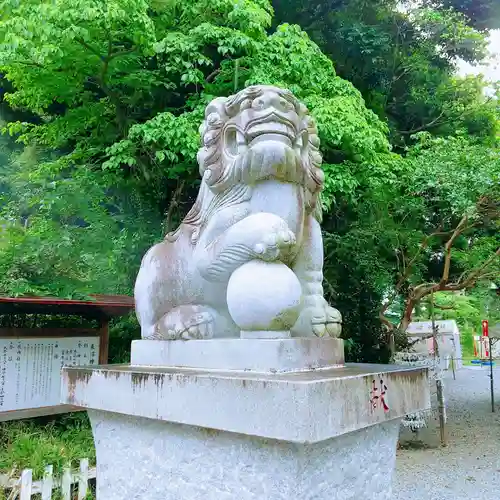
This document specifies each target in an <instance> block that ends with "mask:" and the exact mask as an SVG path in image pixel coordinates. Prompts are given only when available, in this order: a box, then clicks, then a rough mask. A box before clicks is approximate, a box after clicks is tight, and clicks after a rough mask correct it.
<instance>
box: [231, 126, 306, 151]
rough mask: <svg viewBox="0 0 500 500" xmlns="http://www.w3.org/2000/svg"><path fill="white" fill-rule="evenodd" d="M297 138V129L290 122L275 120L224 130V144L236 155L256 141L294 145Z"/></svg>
mask: <svg viewBox="0 0 500 500" xmlns="http://www.w3.org/2000/svg"><path fill="white" fill-rule="evenodd" d="M296 140H297V131H296V129H295V126H294V125H293V124H292V123H289V122H285V121H277V120H272V121H270V120H267V121H262V122H260V123H255V122H253V123H251V124H250V126H249V127H248V128H247V129H245V130H244V131H242V130H241V129H239V128H237V127H231V126H229V127H227V128H226V130H225V144H226V149H227V151H228V152H229V153H231V154H233V155H237V154H238V153H240V152H241V151H242V150H244V149H246V148H247V147H251V146H252V145H254V144H257V143H258V142H264V141H277V142H282V143H284V144H286V145H287V146H294V145H295V142H296Z"/></svg>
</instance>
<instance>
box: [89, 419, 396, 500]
mask: <svg viewBox="0 0 500 500" xmlns="http://www.w3.org/2000/svg"><path fill="white" fill-rule="evenodd" d="M89 415H90V418H91V421H92V427H93V430H94V437H95V442H96V449H97V464H98V475H97V498H98V499H99V500H123V499H127V500H389V499H390V498H391V481H392V474H393V470H394V464H395V457H396V443H397V438H398V430H399V419H396V420H391V421H388V422H384V423H382V424H378V425H373V426H370V427H367V428H364V429H361V430H358V431H355V432H351V433H348V434H344V435H342V436H340V437H337V438H333V439H328V440H326V441H322V442H320V443H314V444H301V443H290V442H285V441H278V440H272V439H262V438H258V437H251V436H245V435H242V434H234V433H229V432H222V431H216V430H209V429H203V428H199V427H192V426H187V425H181V424H172V423H169V422H161V421H158V420H151V419H145V418H141V417H131V416H125V415H119V414H117V413H110V412H104V411H96V410H90V411H89ZM276 418H279V415H276ZM316 418H318V419H319V418H320V416H319V415H317V416H316ZM324 425H328V422H325V423H324Z"/></svg>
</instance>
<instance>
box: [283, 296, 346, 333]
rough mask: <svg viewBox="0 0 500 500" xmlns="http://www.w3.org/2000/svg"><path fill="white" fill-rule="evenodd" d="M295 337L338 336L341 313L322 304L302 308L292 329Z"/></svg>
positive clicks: (340, 328)
mask: <svg viewBox="0 0 500 500" xmlns="http://www.w3.org/2000/svg"><path fill="white" fill-rule="evenodd" d="M292 333H293V335H294V336H296V337H312V336H316V337H334V338H336V337H339V336H340V334H341V333H342V315H341V314H340V312H339V311H337V309H335V308H334V307H331V306H329V305H328V304H327V303H326V302H325V304H324V305H317V306H310V307H306V308H305V309H303V310H302V312H301V313H300V315H299V318H298V320H297V322H296V324H295V326H294V327H293V329H292Z"/></svg>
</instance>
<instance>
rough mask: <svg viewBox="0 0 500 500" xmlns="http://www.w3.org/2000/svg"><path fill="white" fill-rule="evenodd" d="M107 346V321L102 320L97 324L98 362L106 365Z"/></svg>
mask: <svg viewBox="0 0 500 500" xmlns="http://www.w3.org/2000/svg"><path fill="white" fill-rule="evenodd" d="M108 347H109V321H108V320H107V319H106V320H102V321H101V323H100V325H99V364H101V365H106V364H107V363H108Z"/></svg>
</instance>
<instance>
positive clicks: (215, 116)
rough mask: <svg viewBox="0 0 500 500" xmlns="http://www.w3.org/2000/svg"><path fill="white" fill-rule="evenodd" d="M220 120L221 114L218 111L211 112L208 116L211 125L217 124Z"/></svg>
mask: <svg viewBox="0 0 500 500" xmlns="http://www.w3.org/2000/svg"><path fill="white" fill-rule="evenodd" d="M219 120H220V116H219V114H218V113H210V114H209V115H208V116H207V123H208V124H209V125H215V124H216V123H217V122H218V121H219Z"/></svg>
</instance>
